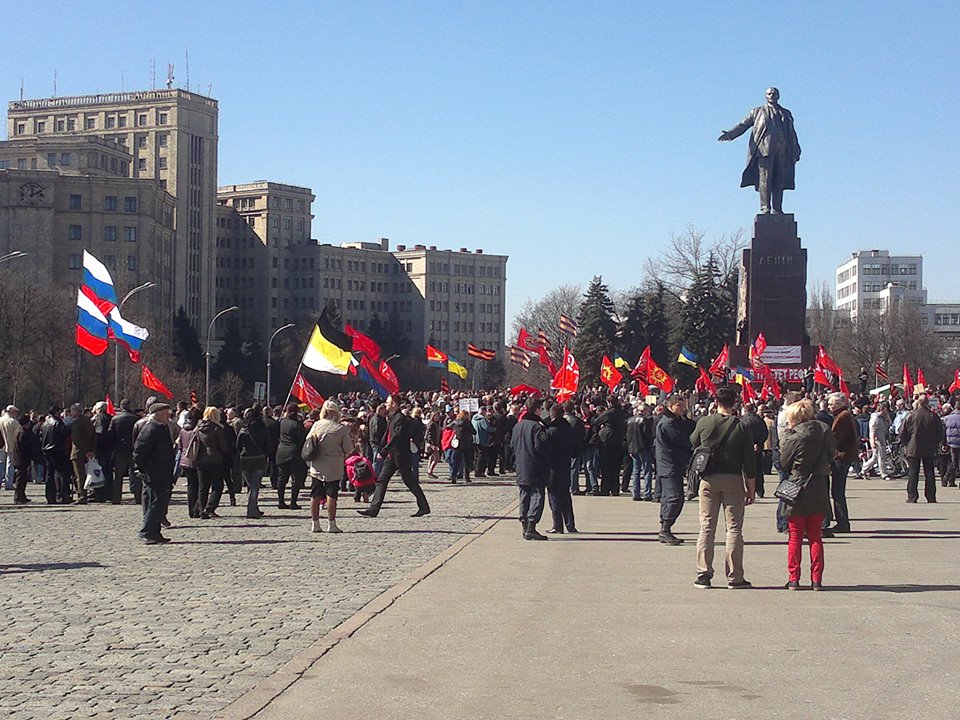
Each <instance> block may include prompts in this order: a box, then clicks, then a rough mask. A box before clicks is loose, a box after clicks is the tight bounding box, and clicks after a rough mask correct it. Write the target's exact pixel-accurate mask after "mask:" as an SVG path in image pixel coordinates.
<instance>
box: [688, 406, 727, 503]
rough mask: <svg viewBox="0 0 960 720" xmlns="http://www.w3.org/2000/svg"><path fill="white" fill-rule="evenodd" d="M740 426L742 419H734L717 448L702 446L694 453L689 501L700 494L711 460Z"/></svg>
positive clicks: (689, 480)
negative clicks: (702, 481)
mask: <svg viewBox="0 0 960 720" xmlns="http://www.w3.org/2000/svg"><path fill="white" fill-rule="evenodd" d="M739 425H740V419H739V418H737V417H734V418H733V422H732V423H730V426H729V427H728V428H727V431H726V432H725V433H724V434H723V437H722V438H720V442H719V443H717V446H716V447H714V448H711V447H710V446H708V445H700V446H699V447H697V449H696V450H694V451H693V457H691V458H690V467H689V468H688V469H687V493H686V498H687V500H693V499H694V498H695V497H697V495H699V494H700V481H701V480H702V479H703V476H704V475H706V474H707V468H708V467H709V466H710V459H711V458H712V457H713V454H714V453H715V452H717V451H718V450H719V449H720V448H722V447H723V446H724V445H726V443H727V440H728V439H729V438H730V435H731V433H733V429H734V428H735V427H737V426H739Z"/></svg>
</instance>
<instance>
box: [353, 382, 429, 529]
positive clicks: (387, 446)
mask: <svg viewBox="0 0 960 720" xmlns="http://www.w3.org/2000/svg"><path fill="white" fill-rule="evenodd" d="M400 403H401V400H400V396H399V395H396V394H394V395H391V396H390V397H388V398H387V402H386V403H385V405H386V412H387V413H389V419H388V421H387V429H386V432H385V434H384V442H383V445H381V446H380V452H379V453H378V454H379V456H381V457H382V458H383V465H382V467H381V468H380V474H379V475H378V476H377V489H376V490H375V491H374V493H373V499H372V500H371V501H370V506H369V507H368V508H365V509H363V510H357V513H358V514H360V515H362V516H364V517H371V518H374V517H377V515H379V514H380V507H381V506H382V505H383V500H384V497H385V496H386V494H387V486H388V485H389V483H390V478H392V477H393V474H394V473H395V472H397V471H399V472H400V477H401V478H402V479H403V484H404V485H406V486H407V489H408V490H410V492H412V493H413V496H414V497H415V498H416V500H417V511H416V512H415V513H414V514H413V515H412V517H423V516H424V515H429V514H430V504H429V503H428V502H427V497H426V495H424V494H423V489H422V488H421V487H420V483H418V482H417V481H416V480H414V478H413V473H412V472H411V470H410V426H409V422H408V418H407V416H406V415H404V414H403V413H402V412H400Z"/></svg>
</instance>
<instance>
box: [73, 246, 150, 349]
mask: <svg viewBox="0 0 960 720" xmlns="http://www.w3.org/2000/svg"><path fill="white" fill-rule="evenodd" d="M77 308H78V311H77V312H78V315H77V318H78V319H77V344H78V345H79V346H80V347H82V348H84V349H85V350H88V351H89V352H91V353H93V354H94V355H102V354H103V353H104V351H105V350H106V349H107V339H108V338H113V339H114V340H116V341H117V342H119V343H120V344H121V345H123V346H124V347H125V348H126V349H127V352H128V353H129V354H130V359H131V360H132V361H133V362H140V347H141V346H142V345H143V342H144V340H146V339H147V338H148V337H150V333H149V332H148V331H147V330H146V328H142V327H140V326H139V325H134V324H133V323H131V322H127V321H126V320H124V319H123V317H122V316H121V315H120V308H119V300H118V299H117V291H116V289H115V288H114V286H113V278H112V277H110V271H109V270H107V267H106V265H104V264H103V263H102V262H100V261H99V260H97V259H96V258H95V257H94V256H93V255H91V254H90V253H89V252H87V251H86V250H84V251H83V284H82V285H81V286H80V292H79V294H78V296H77Z"/></svg>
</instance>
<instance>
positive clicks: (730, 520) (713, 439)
mask: <svg viewBox="0 0 960 720" xmlns="http://www.w3.org/2000/svg"><path fill="white" fill-rule="evenodd" d="M736 404H737V395H736V393H735V392H734V391H733V390H732V389H731V388H729V387H722V388H719V389H718V390H717V413H716V414H714V415H708V416H705V417H702V418H700V420H699V421H698V422H697V426H696V428H695V429H694V431H693V434H692V435H691V436H690V445H691V447H692V448H693V450H694V452H696V450H697V448H700V447H703V448H705V449H707V450H708V451H709V452H710V460H709V463H708V464H707V466H706V470H705V472H704V473H703V476H702V478H701V481H700V508H699V509H700V535H699V537H698V538H697V572H698V575H697V579H696V581H695V582H694V586H695V587H698V588H709V587H710V581H711V579H712V578H713V553H714V541H715V539H716V534H717V521H718V519H719V514H720V508H721V507H723V512H724V520H725V522H726V526H727V538H726V560H725V562H724V569H725V572H726V576H727V587H729V588H731V589H734V590H740V589H747V588H750V587H752V585H751V584H750V583H749V582H748V581H747V580H745V579H744V576H743V514H744V507H745V506H746V505H751V504H753V501H754V497H755V496H756V485H755V482H756V480H755V478H756V474H757V470H756V459H757V455H756V447H757V436H756V434H754V431H753V429H752V428H751V427H750V426H749V425H748V424H747V423H746V422H745V420H744V419H741V418H737V415H736ZM755 417H756V416H755Z"/></svg>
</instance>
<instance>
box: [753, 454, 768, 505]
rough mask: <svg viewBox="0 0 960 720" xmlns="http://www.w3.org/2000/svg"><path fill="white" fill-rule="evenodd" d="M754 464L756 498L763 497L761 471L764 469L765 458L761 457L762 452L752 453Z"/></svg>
mask: <svg viewBox="0 0 960 720" xmlns="http://www.w3.org/2000/svg"><path fill="white" fill-rule="evenodd" d="M754 462H755V463H756V465H755V467H756V471H757V472H756V481H757V497H763V496H764V494H765V493H764V491H763V471H764V468H765V467H766V458H765V457H764V456H763V450H760V451H759V452H755V453H754Z"/></svg>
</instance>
